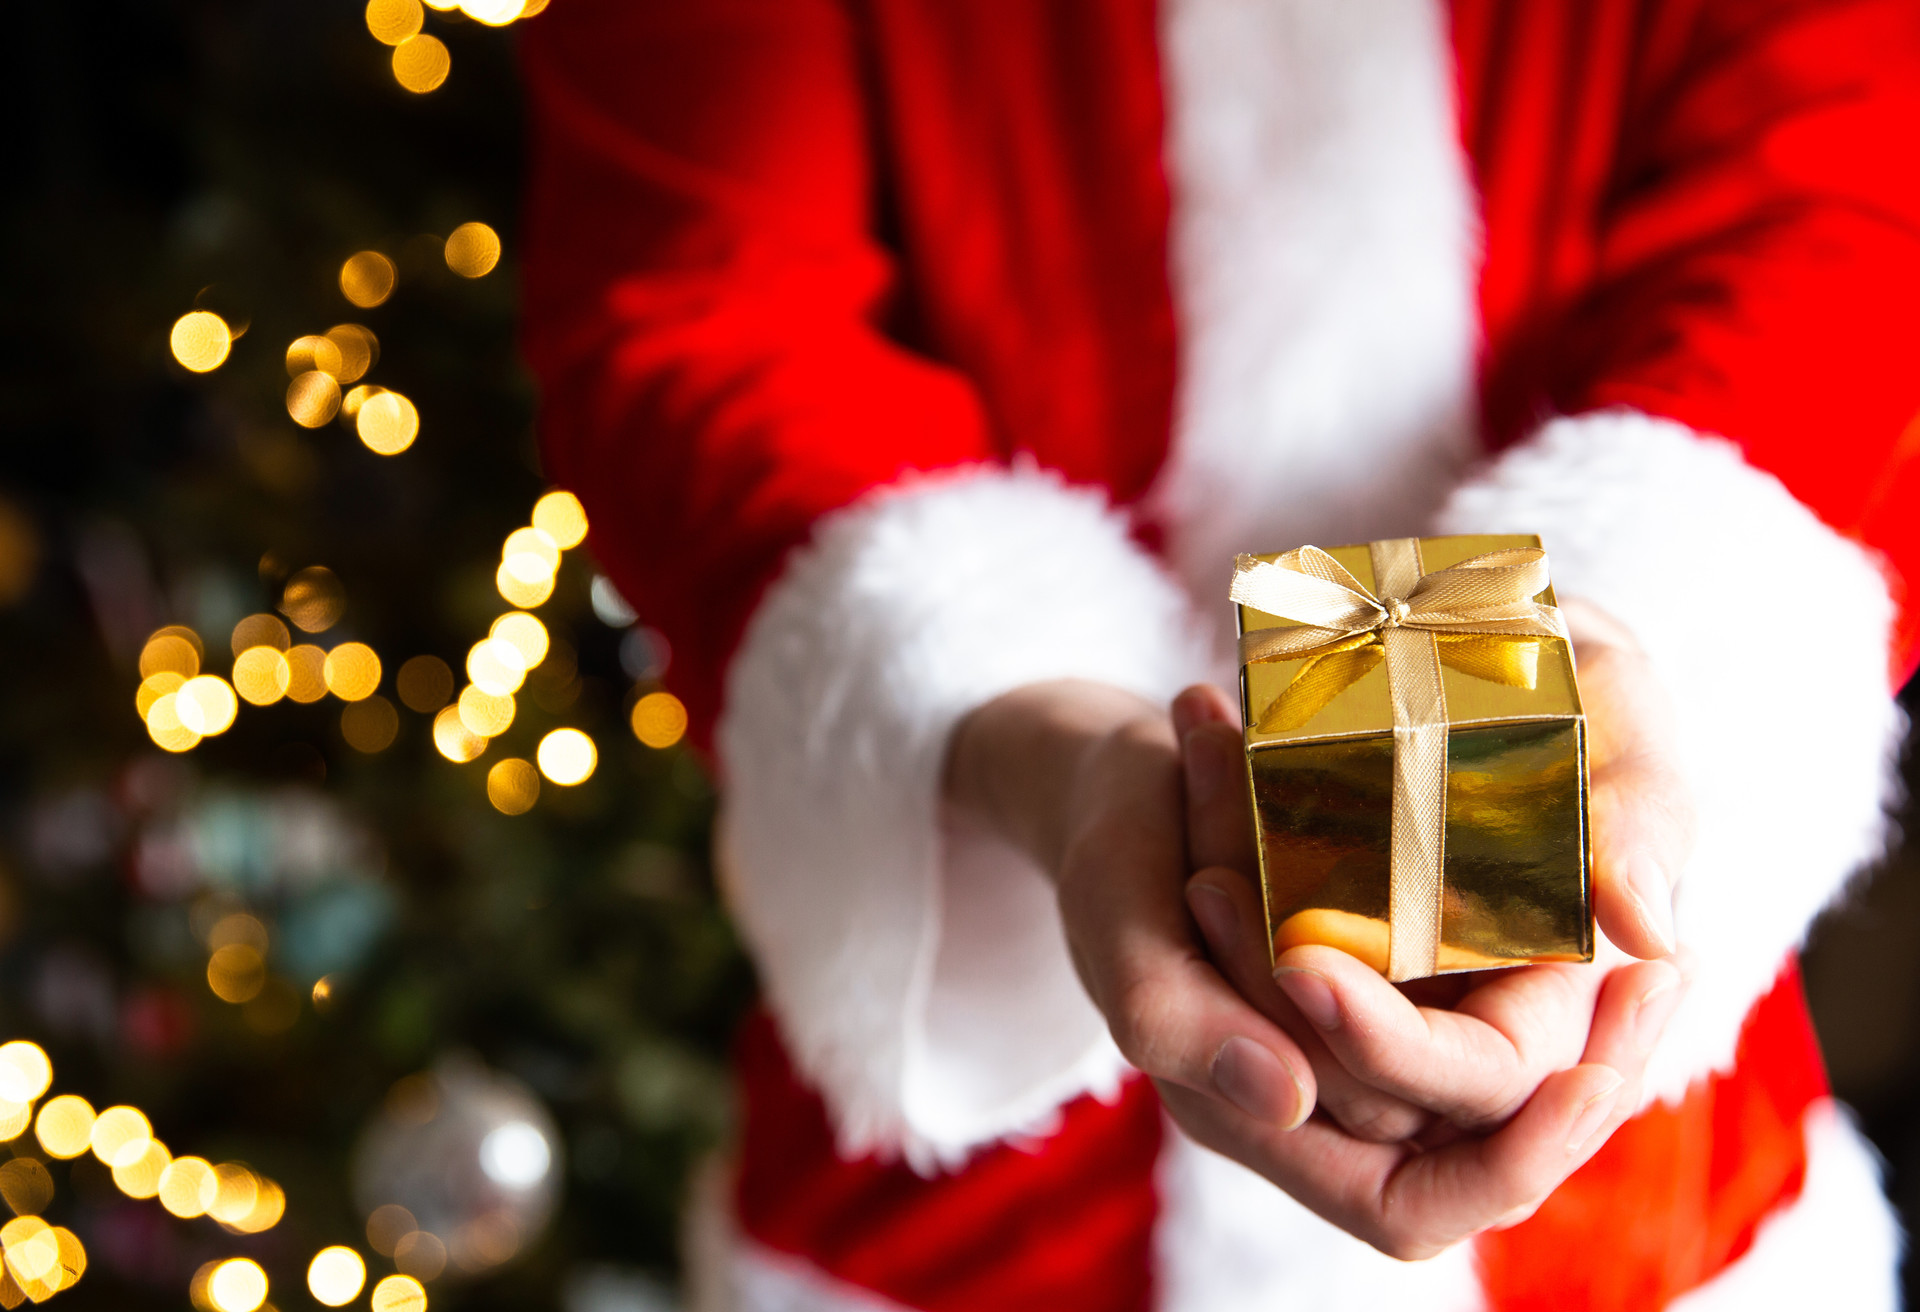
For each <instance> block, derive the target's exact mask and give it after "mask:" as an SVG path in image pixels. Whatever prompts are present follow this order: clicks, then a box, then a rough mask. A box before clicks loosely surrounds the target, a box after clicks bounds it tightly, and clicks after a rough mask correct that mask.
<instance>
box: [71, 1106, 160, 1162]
mask: <svg viewBox="0 0 1920 1312" xmlns="http://www.w3.org/2000/svg"><path fill="white" fill-rule="evenodd" d="M152 1138H153V1126H151V1125H150V1124H148V1123H147V1118H146V1117H145V1116H144V1115H143V1114H142V1113H141V1111H140V1109H139V1108H137V1107H126V1106H121V1107H109V1108H107V1109H106V1110H105V1111H103V1112H101V1113H100V1114H99V1115H98V1116H96V1117H94V1119H93V1128H92V1130H91V1131H90V1132H89V1134H88V1135H87V1145H88V1146H89V1147H90V1148H92V1149H93V1155H94V1156H95V1157H97V1158H99V1159H100V1163H101V1165H103V1166H118V1165H120V1164H121V1163H122V1162H133V1161H135V1160H137V1159H138V1158H139V1156H140V1154H141V1153H144V1152H145V1151H146V1150H147V1142H148V1140H150V1139H152Z"/></svg>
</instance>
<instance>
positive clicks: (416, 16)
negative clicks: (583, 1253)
mask: <svg viewBox="0 0 1920 1312" xmlns="http://www.w3.org/2000/svg"><path fill="white" fill-rule="evenodd" d="M426 17H427V16H426V14H425V13H423V12H422V11H421V8H420V0H368V4H367V31H369V32H371V33H373V38H374V40H376V41H379V42H381V43H382V44H384V45H390V46H397V45H399V44H400V43H401V42H402V41H405V40H406V39H407V38H408V37H410V36H412V35H413V34H414V33H415V32H418V31H419V30H420V28H421V26H422V25H423V24H424V23H425V22H426ZM323 1301H324V1300H323Z"/></svg>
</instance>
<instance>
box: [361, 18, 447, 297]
mask: <svg viewBox="0 0 1920 1312" xmlns="http://www.w3.org/2000/svg"><path fill="white" fill-rule="evenodd" d="M452 69H453V58H452V56H450V55H449V54H447V47H446V46H445V45H444V44H442V42H441V41H440V38H438V37H434V36H428V35H427V34H426V33H425V32H422V33H420V34H419V35H418V36H410V37H408V38H407V39H406V40H405V41H402V42H401V43H400V44H399V45H397V46H395V47H394V48H393V80H394V81H396V82H398V83H399V84H400V85H401V86H403V87H405V88H406V89H407V90H409V91H411V92H413V94H414V95H416V96H423V95H425V94H426V93H427V92H429V91H432V90H433V89H434V88H436V87H438V86H439V85H440V84H441V83H442V82H445V81H446V80H447V74H448V73H449V72H450V71H452ZM381 299H383V300H384V299H385V298H384V297H383V298H381ZM367 303H368V304H374V305H377V304H379V302H378V301H373V302H367ZM355 304H356V305H357V304H362V302H358V301H356V302H355Z"/></svg>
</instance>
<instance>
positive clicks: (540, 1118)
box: [353, 1057, 560, 1279]
mask: <svg viewBox="0 0 1920 1312" xmlns="http://www.w3.org/2000/svg"><path fill="white" fill-rule="evenodd" d="M559 1143H560V1138H559V1134H558V1132H557V1131H556V1130H555V1128H554V1123H553V1120H552V1118H551V1117H550V1116H549V1115H548V1114H547V1110H546V1108H545V1107H543V1106H542V1105H541V1103H540V1101H539V1099H538V1098H536V1097H535V1096H534V1094H533V1092H532V1091H531V1090H530V1089H528V1088H527V1086H526V1085H524V1084H522V1083H521V1082H520V1081H519V1080H517V1079H514V1078H513V1077H512V1076H509V1075H505V1074H502V1073H500V1072H498V1071H492V1070H489V1069H487V1068H486V1067H484V1066H482V1065H480V1064H479V1063H478V1062H476V1061H474V1060H472V1059H471V1058H460V1057H449V1058H443V1059H442V1060H441V1061H440V1062H439V1063H438V1064H437V1065H436V1066H435V1067H434V1068H433V1070H432V1071H431V1072H426V1073H422V1074H419V1075H411V1076H408V1077H407V1078H406V1079H403V1080H401V1081H399V1082H398V1083H397V1084H395V1085H394V1086H393V1089H392V1090H391V1091H390V1092H389V1093H388V1095H387V1099H386V1101H385V1103H384V1104H383V1106H382V1107H381V1109H380V1110H379V1111H378V1112H377V1113H376V1114H375V1115H374V1116H373V1118H372V1120H371V1121H370V1122H369V1123H368V1125H367V1127H366V1129H365V1130H364V1131H363V1132H362V1133H361V1136H360V1142H359V1144H358V1146H357V1147H356V1148H355V1150H354V1162H353V1187H354V1198H355V1200H356V1202H357V1203H358V1204H359V1206H360V1209H361V1211H362V1213H363V1214H365V1215H366V1216H367V1218H368V1238H369V1240H370V1242H372V1243H373V1244H374V1246H375V1247H376V1248H379V1249H381V1250H382V1251H390V1252H391V1253H392V1254H393V1256H394V1257H395V1259H396V1264H397V1265H399V1266H400V1267H401V1269H402V1270H403V1271H409V1270H411V1271H412V1272H413V1273H414V1274H416V1275H418V1276H419V1278H421V1279H432V1278H433V1277H434V1276H435V1275H437V1274H439V1273H438V1272H437V1271H432V1270H431V1268H432V1267H433V1266H434V1265H435V1264H436V1263H438V1262H444V1263H445V1266H446V1269H447V1270H448V1271H449V1272H451V1273H455V1274H460V1275H476V1274H479V1273H481V1272H485V1271H489V1270H492V1269H493V1268H495V1267H499V1266H501V1265H504V1264H505V1263H506V1262H508V1261H511V1260H512V1259H513V1258H514V1257H515V1256H517V1255H518V1254H520V1253H522V1252H525V1251H526V1250H527V1248H529V1247H530V1246H531V1245H532V1244H533V1243H534V1242H535V1241H536V1240H537V1239H538V1238H539V1236H540V1234H541V1232H542V1231H543V1230H545V1228H546V1226H547V1223H548V1222H549V1221H550V1220H551V1219H552V1215H553V1209H554V1204H555V1201H556V1198H557V1196H558V1192H559V1182H560V1169H559V1167H560V1163H559V1161H558V1157H559ZM401 1231H404V1233H401ZM416 1232H417V1233H418V1235H419V1236H420V1237H415V1234H416Z"/></svg>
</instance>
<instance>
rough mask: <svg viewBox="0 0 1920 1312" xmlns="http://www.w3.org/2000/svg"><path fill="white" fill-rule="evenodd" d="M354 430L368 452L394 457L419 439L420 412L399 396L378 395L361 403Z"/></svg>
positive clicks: (369, 397)
mask: <svg viewBox="0 0 1920 1312" xmlns="http://www.w3.org/2000/svg"><path fill="white" fill-rule="evenodd" d="M353 428H354V431H355V432H356V433H358V434H359V435H360V441H361V443H362V444H363V445H365V447H366V448H367V450H369V451H372V452H373V453H374V454H376V455H382V456H397V455H399V454H400V453H401V452H402V451H405V450H406V449H407V448H408V447H410V446H412V445H413V439H414V438H416V437H418V436H420V412H419V411H418V410H416V409H414V406H413V402H411V401H409V400H408V399H407V398H406V397H404V396H402V395H400V393H398V392H388V391H378V392H375V393H374V394H373V395H371V396H368V397H366V398H365V399H364V400H362V401H361V403H360V406H359V409H358V410H357V411H356V412H355V414H354V417H353Z"/></svg>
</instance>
